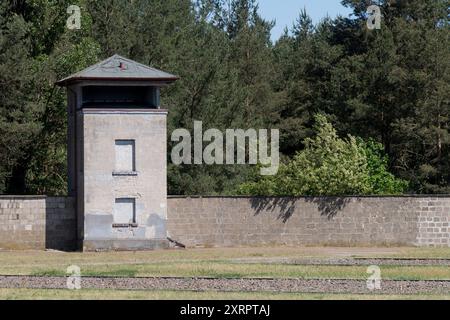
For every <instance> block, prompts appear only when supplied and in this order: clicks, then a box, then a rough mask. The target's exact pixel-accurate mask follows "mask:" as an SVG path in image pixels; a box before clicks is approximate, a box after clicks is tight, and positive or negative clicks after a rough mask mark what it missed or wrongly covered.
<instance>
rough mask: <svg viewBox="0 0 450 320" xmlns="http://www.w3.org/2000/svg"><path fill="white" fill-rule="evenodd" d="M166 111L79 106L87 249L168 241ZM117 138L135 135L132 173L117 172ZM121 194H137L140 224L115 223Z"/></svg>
mask: <svg viewBox="0 0 450 320" xmlns="http://www.w3.org/2000/svg"><path fill="white" fill-rule="evenodd" d="M166 116H167V113H166V112H163V111H161V110H155V111H151V110H142V111H130V112H128V111H116V110H91V109H83V110H82V111H79V118H80V122H82V123H83V126H82V132H83V143H82V144H80V145H82V146H84V148H83V152H82V154H83V159H82V162H81V164H80V166H79V168H83V171H82V172H80V180H81V176H82V179H83V181H82V182H80V184H79V186H80V189H79V190H78V196H79V201H80V205H79V208H78V210H79V213H78V217H79V218H80V219H83V218H84V224H83V226H82V227H83V231H82V232H81V234H80V238H81V239H83V241H84V244H83V247H84V249H85V250H90V249H92V248H95V249H102V248H101V245H102V244H103V245H104V246H105V248H104V249H110V248H116V247H117V248H118V249H123V248H125V247H126V246H127V245H128V244H133V245H132V246H131V247H130V249H136V248H137V247H136V246H135V245H134V244H136V243H141V244H142V247H143V249H145V248H147V247H149V246H150V247H152V246H154V245H153V244H152V243H153V242H152V241H155V240H160V241H167V240H166V238H167V232H166V221H167V182H166V179H167V178H166V153H167V133H166ZM116 140H134V142H135V152H136V154H135V163H136V172H134V173H133V174H130V175H126V174H125V175H124V174H119V175H118V174H115V169H116V157H115V144H116V143H115V142H116ZM123 198H131V199H135V211H136V212H135V213H136V221H135V222H136V224H135V225H133V226H124V227H115V226H114V221H113V212H114V204H115V200H116V199H123ZM149 240H151V241H150V242H148V243H147V244H145V241H149ZM108 242H111V243H110V244H108ZM119 242H122V245H119Z"/></svg>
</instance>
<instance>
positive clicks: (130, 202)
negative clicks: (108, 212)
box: [114, 198, 136, 224]
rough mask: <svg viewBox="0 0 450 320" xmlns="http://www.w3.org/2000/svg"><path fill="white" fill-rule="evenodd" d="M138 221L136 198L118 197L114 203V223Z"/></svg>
mask: <svg viewBox="0 0 450 320" xmlns="http://www.w3.org/2000/svg"><path fill="white" fill-rule="evenodd" d="M135 222H136V203H135V199H131V198H125V199H116V203H115V205H114V224H133V223H135Z"/></svg>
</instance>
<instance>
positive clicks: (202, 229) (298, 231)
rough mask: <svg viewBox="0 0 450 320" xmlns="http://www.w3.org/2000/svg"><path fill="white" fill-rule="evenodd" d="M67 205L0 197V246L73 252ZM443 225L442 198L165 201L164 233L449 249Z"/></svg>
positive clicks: (449, 233)
mask: <svg viewBox="0 0 450 320" xmlns="http://www.w3.org/2000/svg"><path fill="white" fill-rule="evenodd" d="M74 202H75V201H74V199H73V198H47V197H1V196H0V249H38V250H44V249H57V250H73V249H75V248H76V245H77V241H76V215H75V208H74ZM449 224H450V197H449V196H447V197H444V196H442V197H436V196H435V197H419V196H417V197H414V196H411V197H382V198H381V197H343V198H314V197H311V198H247V197H193V198H185V197H169V199H168V226H167V227H168V232H169V236H170V238H171V239H173V240H175V241H178V242H180V243H183V244H184V245H186V246H187V247H196V246H200V247H219V246H260V245H335V246H337V245H350V246H356V245H364V246H366V245H367V246H376V245H406V246H448V247H450V227H449Z"/></svg>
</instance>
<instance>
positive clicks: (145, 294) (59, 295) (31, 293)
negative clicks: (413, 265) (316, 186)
mask: <svg viewBox="0 0 450 320" xmlns="http://www.w3.org/2000/svg"><path fill="white" fill-rule="evenodd" d="M0 299H1V300H83V299H84V300H124V299H130V300H450V296H448V295H372V294H367V295H354V294H310V293H269V292H195V291H131V290H130V291H128V290H106V289H105V290H89V289H84V290H79V291H72V290H42V289H41V290H39V289H0Z"/></svg>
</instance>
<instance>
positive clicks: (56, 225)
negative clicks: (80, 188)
mask: <svg viewBox="0 0 450 320" xmlns="http://www.w3.org/2000/svg"><path fill="white" fill-rule="evenodd" d="M75 223H76V220H75V210H74V199H73V198H47V197H0V249H5V250H14V249H39V250H44V249H57V250H73V249H75V244H76V241H75V235H76V224H75Z"/></svg>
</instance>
